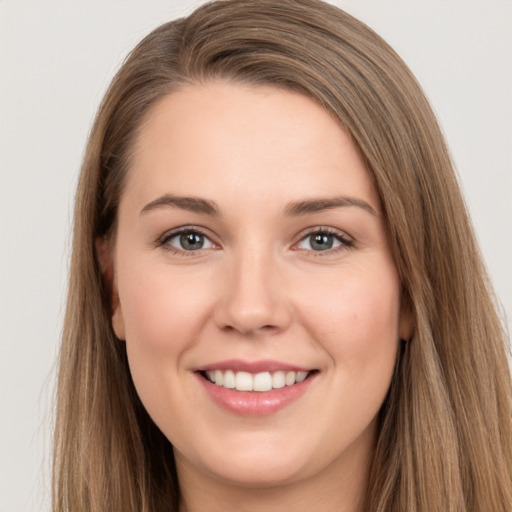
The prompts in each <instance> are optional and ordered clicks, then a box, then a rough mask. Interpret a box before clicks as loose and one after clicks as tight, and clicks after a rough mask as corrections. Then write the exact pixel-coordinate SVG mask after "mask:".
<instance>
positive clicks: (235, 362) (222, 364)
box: [195, 359, 313, 373]
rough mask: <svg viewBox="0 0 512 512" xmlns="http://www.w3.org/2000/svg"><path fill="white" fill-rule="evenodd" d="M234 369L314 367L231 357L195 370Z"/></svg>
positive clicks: (272, 370)
mask: <svg viewBox="0 0 512 512" xmlns="http://www.w3.org/2000/svg"><path fill="white" fill-rule="evenodd" d="M214 370H222V371H225V370H233V371H234V372H248V373H261V372H271V373H272V372H279V371H285V372H309V371H312V370H313V368H305V367H303V366H298V365H295V364H291V363H285V362H282V361H275V360H272V359H261V360H259V361H244V360H242V359H229V360H225V361H218V362H215V363H210V364H207V365H204V366H201V367H198V368H196V370H195V371H214Z"/></svg>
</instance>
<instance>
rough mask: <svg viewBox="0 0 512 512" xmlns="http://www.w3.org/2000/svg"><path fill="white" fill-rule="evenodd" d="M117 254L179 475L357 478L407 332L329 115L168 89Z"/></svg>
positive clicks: (387, 257)
mask: <svg viewBox="0 0 512 512" xmlns="http://www.w3.org/2000/svg"><path fill="white" fill-rule="evenodd" d="M113 262H114V263H113V265H114V288H115V290H114V291H115V294H114V295H115V299H114V301H115V303H114V315H113V326H114V330H115V332H116V334H117V336H118V337H119V338H121V339H124V340H126V348H127V353H128V359H129V364H130V369H131V372H132V376H133V380H134V383H135V386H136V388H137V392H138V393H139V395H140V398H141V400H142V402H143V404H144V405H145V407H146V409H147V411H148V413H149V414H150V416H151V417H152V418H153V420H154V422H155V423H156V424H157V425H158V426H159V428H160V429H161V430H162V431H163V433H164V434H165V435H166V436H167V438H168V439H169V440H170V441H171V442H172V444H173V446H174V448H175V453H176V461H177V467H178V472H179V474H190V473H193V474H197V475H202V477H204V478H217V479H220V480H222V481H225V482H235V483H238V484H243V485H251V486H258V485H273V484H279V483H290V482H298V481H304V479H308V478H315V477H316V476H318V475H319V474H322V473H325V474H327V473H328V472H329V471H331V472H333V474H334V473H336V474H338V475H339V474H340V472H342V473H345V474H346V475H350V474H352V473H357V472H360V471H362V468H363V467H364V464H365V463H366V461H367V459H368V456H369V453H370V451H371V445H372V441H373V438H374V430H375V417H376V414H377V413H378V411H379V408H380V406H381V405H382V402H383V400H384V398H385V395H386V392H387V390H388V388H389V384H390V380H391V377H392V373H393V370H394V365H395V360H396V354H397V347H398V340H399V338H400V336H406V332H405V330H406V329H407V326H406V324H405V322H404V321H401V318H400V302H399V295H400V293H399V292H400V283H399V279H398V276H397V272H396V269H395V266H394V263H393V259H392V256H391V253H390V249H389V246H388V241H387V238H386V233H385V224H384V219H383V216H382V214H381V207H380V203H379V198H378V195H377V193H376V191H375V188H374V187H373V185H372V181H371V179H370V176H369V174H368V172H367V170H366V168H365V165H364V162H363V160H362V158H361V156H360V154H359V153H358V150H357V149H356V147H355V146H354V144H353V143H352V142H351V140H350V138H349V136H348V135H347V133H345V131H344V130H343V129H342V128H340V126H339V125H338V124H337V123H336V122H335V121H334V120H333V118H332V117H331V116H330V115H329V114H328V113H326V111H324V110H323V109H322V108H321V107H319V106H318V105H317V104H316V103H314V102H313V101H312V100H310V99H308V98H306V97H304V96H302V95H298V94H294V93H291V92H284V91H280V90H278V89H273V88H265V87H249V86H241V85H233V84H231V85H230V84H226V83H210V84H207V85H201V86H199V85H197V86H189V87H188V88H184V89H182V90H180V91H178V92H175V93H172V94H171V95H169V96H167V97H166V98H164V99H163V100H162V101H161V102H160V103H159V104H157V105H156V106H155V107H154V108H153V110H152V111H151V112H150V114H149V117H148V119H147V122H146V123H145V124H144V127H143V129H142V131H141V133H140V135H139V138H138V140H137V143H136V146H135V153H134V159H133V165H132V166H131V168H130V170H129V173H128V175H127V181H126V188H125V190H124V192H123V196H122V198H121V203H120V208H119V224H118V233H117V239H116V246H115V249H114V254H113ZM251 389H252V391H251Z"/></svg>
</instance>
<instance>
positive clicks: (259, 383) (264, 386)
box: [252, 372, 272, 391]
mask: <svg viewBox="0 0 512 512" xmlns="http://www.w3.org/2000/svg"><path fill="white" fill-rule="evenodd" d="M252 389H253V390H254V391H270V390H271V389H272V375H270V373H268V372H263V373H257V374H256V375H255V376H254V381H253V385H252Z"/></svg>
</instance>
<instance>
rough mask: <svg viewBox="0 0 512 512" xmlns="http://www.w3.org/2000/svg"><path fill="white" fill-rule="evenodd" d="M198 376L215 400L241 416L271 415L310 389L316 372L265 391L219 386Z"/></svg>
mask: <svg viewBox="0 0 512 512" xmlns="http://www.w3.org/2000/svg"><path fill="white" fill-rule="evenodd" d="M197 377H198V379H199V380H200V382H201V384H202V385H203V387H204V389H205V390H206V392H207V393H208V395H209V396H210V397H211V398H212V399H213V401H214V402H215V403H217V404H218V405H220V406H221V407H223V408H224V409H227V410H228V411H230V412H232V413H234V414H238V415H239V416H269V415H271V414H274V413H276V412H278V411H279V410H281V409H283V408H285V407H286V406H287V405H290V404H291V403H292V402H294V401H295V400H298V399H299V398H300V397H301V396H302V395H303V394H304V393H305V392H306V391H307V390H308V388H309V386H310V385H311V384H312V382H313V380H314V379H315V377H316V373H314V374H312V375H309V376H308V378H307V379H305V380H303V381H302V382H299V383H297V384H293V385H292V386H285V387H283V388H279V389H272V390H271V391H263V392H262V391H236V390H235V389H228V388H225V387H223V386H217V385H216V384H213V382H210V381H209V380H207V379H205V378H204V377H203V376H202V375H200V374H197Z"/></svg>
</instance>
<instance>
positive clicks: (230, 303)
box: [213, 252, 292, 336]
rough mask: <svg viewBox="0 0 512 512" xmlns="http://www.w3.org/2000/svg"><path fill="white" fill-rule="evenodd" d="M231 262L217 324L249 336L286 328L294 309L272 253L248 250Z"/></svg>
mask: <svg viewBox="0 0 512 512" xmlns="http://www.w3.org/2000/svg"><path fill="white" fill-rule="evenodd" d="M230 263H231V265H230V268H229V271H228V272H227V275H226V279H225V281H224V283H223V286H222V292H221V293H220V295H219V300H218V301H217V304H216V306H215V310H214V315H213V316H214V320H215V322H216V324H217V326H218V327H219V328H221V329H222V330H225V331H236V332H238V333H240V334H243V335H245V336H250V335H256V334H258V333H263V332H266V333H269V334H271V333H278V332H281V331H283V330H285V329H286V328H287V327H288V326H289V324H290V322H291V320H292V308H291V304H290V303H289V301H288V300H287V290H286V287H285V286H284V281H283V279H282V275H281V274H280V272H279V269H278V268H277V265H276V263H275V261H274V259H273V258H272V256H271V255H264V254H262V253H254V252H253V253H251V254H247V253H246V254H244V255H240V256H239V257H238V258H233V260H232V261H231V262H230Z"/></svg>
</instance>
